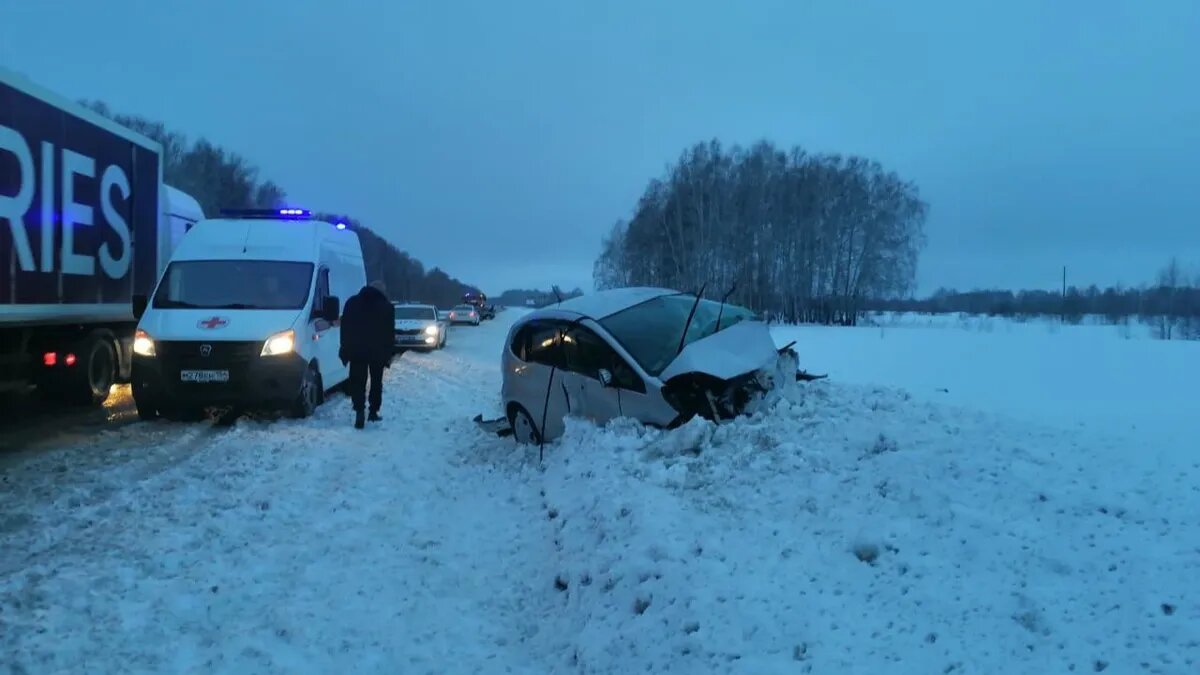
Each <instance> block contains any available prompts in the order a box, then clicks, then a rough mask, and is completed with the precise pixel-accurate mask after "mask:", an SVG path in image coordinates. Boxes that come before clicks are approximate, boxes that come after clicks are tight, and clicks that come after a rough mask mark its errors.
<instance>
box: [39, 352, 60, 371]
mask: <svg viewBox="0 0 1200 675" xmlns="http://www.w3.org/2000/svg"><path fill="white" fill-rule="evenodd" d="M42 365H44V366H46V367H47V368H52V367H54V366H57V365H58V354H55V353H54V352H46V353H45V354H42Z"/></svg>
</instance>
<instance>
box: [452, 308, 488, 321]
mask: <svg viewBox="0 0 1200 675" xmlns="http://www.w3.org/2000/svg"><path fill="white" fill-rule="evenodd" d="M481 320H482V317H481V316H480V314H479V310H478V309H476V308H475V306H474V305H455V306H454V308H453V309H451V310H450V323H451V324H459V323H464V324H470V325H472V326H478V325H479V322H480V321H481Z"/></svg>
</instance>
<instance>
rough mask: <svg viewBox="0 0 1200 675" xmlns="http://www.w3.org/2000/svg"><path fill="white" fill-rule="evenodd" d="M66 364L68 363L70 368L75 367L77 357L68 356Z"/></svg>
mask: <svg viewBox="0 0 1200 675" xmlns="http://www.w3.org/2000/svg"><path fill="white" fill-rule="evenodd" d="M65 363H66V364H67V365H68V366H73V365H75V355H74V354H67V358H66V359H65Z"/></svg>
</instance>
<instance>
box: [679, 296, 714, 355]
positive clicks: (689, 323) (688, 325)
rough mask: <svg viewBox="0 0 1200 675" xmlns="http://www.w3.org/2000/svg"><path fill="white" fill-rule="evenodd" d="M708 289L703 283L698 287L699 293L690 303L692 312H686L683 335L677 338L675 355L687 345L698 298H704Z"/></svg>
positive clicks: (698, 301) (698, 304) (698, 303)
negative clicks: (705, 290)
mask: <svg viewBox="0 0 1200 675" xmlns="http://www.w3.org/2000/svg"><path fill="white" fill-rule="evenodd" d="M706 288H708V282H704V284H702V285H701V286H700V291H699V292H698V293H696V301H695V302H693V303H692V311H690V312H688V318H687V323H685V324H683V335H680V336H679V349H676V350H675V355H676V356H678V355H679V352H682V351H683V346H684V344H686V343H687V333H688V329H689V328H691V327H692V319H694V318H695V317H696V308H697V307H699V306H700V298H702V297H704V289H706Z"/></svg>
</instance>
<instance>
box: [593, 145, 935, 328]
mask: <svg viewBox="0 0 1200 675" xmlns="http://www.w3.org/2000/svg"><path fill="white" fill-rule="evenodd" d="M927 210H928V209H927V206H926V205H925V203H924V202H923V201H921V199H920V198H919V196H918V192H917V188H916V186H915V185H913V184H912V183H911V182H907V181H903V180H901V179H900V178H899V177H898V176H896V175H895V174H894V173H890V172H886V171H884V170H883V168H882V167H880V166H879V164H878V163H876V162H871V161H868V160H866V159H862V158H857V157H851V158H843V157H840V156H836V155H810V154H808V153H805V152H804V151H803V150H801V149H799V148H795V149H793V150H791V151H788V152H784V151H781V150H779V149H778V148H776V147H775V146H773V145H772V144H770V143H768V142H765V141H764V142H760V143H757V144H755V145H754V146H753V147H751V148H749V149H742V148H738V147H734V148H732V149H730V150H725V149H724V148H723V147H722V146H721V144H720V143H718V142H717V141H711V142H709V143H701V144H697V145H694V146H692V147H691V148H689V149H688V150H686V151H684V152H683V153H681V155H680V157H679V160H678V161H677V162H676V164H675V165H674V166H673V167H671V168H669V169H668V171H667V172H666V174H665V176H664V177H663V178H661V179H657V180H652V181H650V183H649V184H648V185H647V188H646V190H645V192H644V193H643V194H642V197H641V199H639V200H638V203H637V206H636V208H635V209H634V213H633V215H632V217H631V218H630V219H629V220H628V221H627V222H626V221H620V222H618V223H617V224H616V226H614V228H613V230H612V231H611V232H610V233H609V234H608V235H607V236H606V237H605V238H604V240H603V241H602V242H601V253H600V256H599V257H598V258H597V260H596V264H595V266H594V269H593V275H594V282H595V284H596V287H597V288H611V287H615V286H626V285H655V286H667V287H673V288H680V289H683V290H697V289H699V288H700V287H701V286H704V285H707V287H708V288H709V289H711V292H712V293H713V294H714V295H722V296H723V295H724V294H725V293H726V292H728V291H729V289H734V290H733V295H732V296H731V297H730V301H732V302H736V303H738V304H742V305H746V306H748V307H751V308H754V309H756V310H759V311H769V312H771V313H774V314H778V315H781V316H783V317H786V318H788V319H791V320H802V321H820V322H826V323H834V322H837V323H848V324H849V323H854V322H855V321H857V319H858V316H859V314H860V312H861V311H862V306H863V302H864V300H865V299H867V298H873V297H889V296H892V295H898V294H901V295H902V294H905V293H907V292H908V291H909V290H910V289H911V288H912V284H913V280H914V278H915V275H916V264H917V256H918V253H919V252H920V249H921V247H922V246H923V244H924V239H923V234H922V228H923V226H924V221H925V217H926V214H927Z"/></svg>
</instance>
